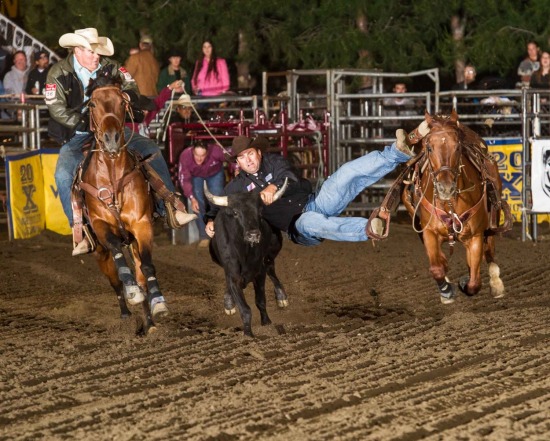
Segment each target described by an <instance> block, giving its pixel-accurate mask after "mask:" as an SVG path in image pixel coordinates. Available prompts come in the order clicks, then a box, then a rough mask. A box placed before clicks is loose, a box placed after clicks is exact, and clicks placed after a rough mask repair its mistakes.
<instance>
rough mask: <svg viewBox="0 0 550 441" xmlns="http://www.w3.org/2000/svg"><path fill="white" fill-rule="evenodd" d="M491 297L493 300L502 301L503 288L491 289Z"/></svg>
mask: <svg viewBox="0 0 550 441" xmlns="http://www.w3.org/2000/svg"><path fill="white" fill-rule="evenodd" d="M491 295H492V296H493V299H502V298H503V297H504V287H503V288H502V289H493V288H491Z"/></svg>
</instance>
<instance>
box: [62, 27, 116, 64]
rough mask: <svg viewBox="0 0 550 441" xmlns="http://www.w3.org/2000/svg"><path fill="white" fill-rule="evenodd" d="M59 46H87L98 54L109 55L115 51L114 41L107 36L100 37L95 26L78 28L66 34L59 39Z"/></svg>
mask: <svg viewBox="0 0 550 441" xmlns="http://www.w3.org/2000/svg"><path fill="white" fill-rule="evenodd" d="M59 46H61V47H64V48H69V47H85V48H86V49H90V50H91V51H94V52H95V53H96V54H98V55H106V56H108V57H109V56H111V55H113V54H114V53H115V48H114V46H113V42H112V41H111V40H110V39H108V38H107V37H99V36H98V35H97V29H95V28H86V29H77V30H76V31H74V33H68V34H64V35H62V36H61V38H60V39H59Z"/></svg>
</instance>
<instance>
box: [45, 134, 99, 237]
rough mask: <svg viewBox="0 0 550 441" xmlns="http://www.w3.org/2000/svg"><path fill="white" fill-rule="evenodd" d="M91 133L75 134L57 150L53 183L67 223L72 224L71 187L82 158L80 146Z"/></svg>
mask: <svg viewBox="0 0 550 441" xmlns="http://www.w3.org/2000/svg"><path fill="white" fill-rule="evenodd" d="M91 137H92V135H90V134H87V133H86V134H82V135H75V136H73V137H72V139H71V140H70V141H69V142H67V143H65V144H63V146H62V147H61V150H59V157H58V159H57V165H56V167H55V175H54V176H55V184H56V185H57V192H58V194H59V199H60V200H61V205H62V206H63V211H64V212H65V216H67V218H68V219H69V224H70V225H71V227H72V226H73V207H72V204H71V187H72V185H73V181H74V177H75V174H76V169H77V168H78V165H79V164H80V163H81V162H82V160H83V159H84V154H83V153H82V147H83V146H84V145H85V144H86V142H87V141H88V140H90V139H91Z"/></svg>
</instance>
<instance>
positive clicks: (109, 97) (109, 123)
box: [86, 65, 129, 156]
mask: <svg viewBox="0 0 550 441" xmlns="http://www.w3.org/2000/svg"><path fill="white" fill-rule="evenodd" d="M111 71H112V67H111V66H109V65H107V66H105V67H104V68H102V69H101V70H100V71H99V72H98V74H97V78H96V79H92V80H90V84H89V86H88V88H87V89H86V95H87V96H89V97H90V99H89V101H88V108H89V110H90V128H91V130H92V132H94V134H95V138H96V141H97V143H98V146H99V149H100V150H103V151H105V152H106V153H108V154H109V155H111V156H116V155H118V154H119V153H120V151H121V149H122V148H123V147H124V121H125V119H126V110H127V108H128V102H129V99H128V97H127V96H126V94H124V93H123V92H122V90H121V81H120V79H118V78H117V77H114V76H112V74H111Z"/></svg>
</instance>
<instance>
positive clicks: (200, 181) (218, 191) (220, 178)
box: [192, 169, 225, 239]
mask: <svg viewBox="0 0 550 441" xmlns="http://www.w3.org/2000/svg"><path fill="white" fill-rule="evenodd" d="M205 181H206V184H207V185H208V190H209V191H210V193H212V194H213V195H215V196H220V195H222V194H223V187H224V184H225V174H224V172H223V169H222V170H220V171H219V172H218V173H216V174H215V175H213V176H210V177H208V178H199V177H197V176H194V177H193V179H192V182H193V195H194V196H195V198H196V199H197V202H198V203H199V213H197V215H198V218H197V227H198V229H199V235H200V238H201V239H208V236H207V234H206V232H205V228H206V226H205V224H204V220H203V216H204V214H205V213H206V199H205V197H204V188H203V185H204V182H205Z"/></svg>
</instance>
